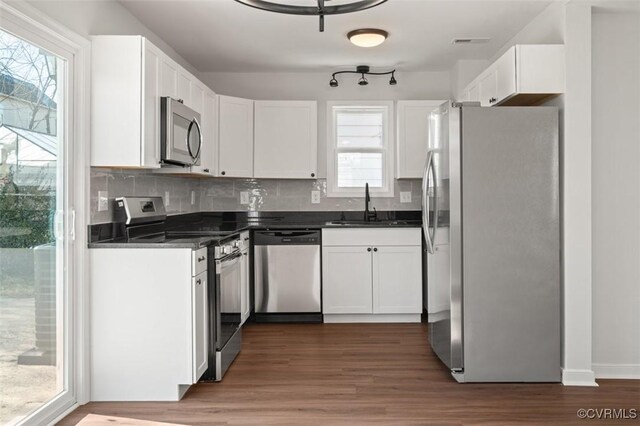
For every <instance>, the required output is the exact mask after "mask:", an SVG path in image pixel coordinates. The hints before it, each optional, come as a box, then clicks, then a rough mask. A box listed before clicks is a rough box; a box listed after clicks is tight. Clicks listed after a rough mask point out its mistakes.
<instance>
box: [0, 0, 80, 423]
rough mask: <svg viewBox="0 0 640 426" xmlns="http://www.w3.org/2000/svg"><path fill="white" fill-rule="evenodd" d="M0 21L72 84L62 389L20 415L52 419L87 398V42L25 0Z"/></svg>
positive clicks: (6, 9) (6, 8) (1, 7)
mask: <svg viewBox="0 0 640 426" xmlns="http://www.w3.org/2000/svg"><path fill="white" fill-rule="evenodd" d="M0 27H2V28H4V29H5V30H7V31H9V32H11V33H13V34H15V35H16V36H18V37H20V38H23V39H25V40H27V41H28V42H30V43H33V44H36V45H39V46H41V47H43V48H44V49H47V50H49V51H51V52H52V53H54V54H55V55H57V56H59V57H62V58H64V59H66V60H67V70H66V75H67V76H68V81H69V82H70V83H71V85H72V87H71V88H70V90H69V92H68V93H69V95H70V96H68V97H66V98H65V99H64V103H65V106H64V108H65V111H66V117H65V121H64V124H63V126H64V134H66V135H68V140H67V142H68V143H67V144H65V148H64V149H65V153H64V156H65V159H66V160H67V162H68V166H67V167H66V170H65V173H66V181H65V182H66V188H64V191H65V192H66V194H67V195H66V204H67V205H66V206H65V207H66V211H67V212H68V214H66V215H65V217H64V218H63V221H64V229H65V230H67V233H66V241H68V243H67V244H68V245H67V254H68V257H69V258H70V261H71V263H70V264H69V266H70V268H69V270H68V271H67V274H68V283H69V286H68V288H67V289H66V290H67V291H66V292H65V294H64V298H65V303H66V305H67V306H66V309H65V312H64V313H63V315H64V316H65V318H66V321H67V322H66V327H65V330H64V331H65V333H66V338H65V342H64V345H65V351H66V353H65V360H64V362H65V367H66V371H67V372H68V374H67V375H66V377H64V380H65V381H66V388H67V389H66V390H65V391H63V392H61V393H60V394H58V395H57V396H56V397H55V398H53V399H52V400H50V401H49V402H48V403H47V404H45V405H43V406H42V407H40V408H39V409H38V410H36V411H35V412H33V413H32V414H30V415H29V416H28V417H26V418H24V419H23V420H22V421H20V422H19V424H26V423H29V424H52V423H55V422H57V421H58V420H60V419H61V418H62V417H63V416H64V415H66V414H67V413H69V412H70V411H72V410H74V409H75V408H76V407H77V406H78V405H79V404H85V403H87V402H89V399H90V394H89V392H90V382H89V377H90V371H89V360H90V354H89V349H90V339H89V274H88V264H89V262H88V254H89V253H88V248H87V244H86V241H87V224H88V213H89V141H90V129H89V117H90V112H89V106H90V88H91V86H90V71H91V68H90V67H91V62H90V61H91V43H90V41H89V40H87V39H85V38H83V37H81V36H80V35H78V34H76V33H75V32H73V31H70V30H69V29H68V28H66V27H64V26H62V25H60V24H59V23H58V22H56V21H53V20H52V19H51V18H50V17H48V16H46V15H45V14H43V13H42V12H40V11H39V10H37V9H35V8H34V7H33V6H31V5H28V4H26V3H25V2H11V4H7V2H0Z"/></svg>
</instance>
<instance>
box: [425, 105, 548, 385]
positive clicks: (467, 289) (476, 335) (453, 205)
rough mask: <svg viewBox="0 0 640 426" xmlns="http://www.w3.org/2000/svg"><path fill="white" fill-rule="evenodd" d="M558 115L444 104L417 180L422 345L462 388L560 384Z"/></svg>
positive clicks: (544, 109) (544, 110) (432, 124)
mask: <svg viewBox="0 0 640 426" xmlns="http://www.w3.org/2000/svg"><path fill="white" fill-rule="evenodd" d="M558 132H559V130H558V110H557V108H554V107H479V106H472V105H461V104H452V103H450V102H448V103H445V104H443V105H441V106H440V107H439V108H437V109H436V110H434V111H433V112H432V114H431V116H430V138H429V151H428V153H427V163H426V167H425V176H424V179H423V222H424V224H423V225H424V226H423V229H424V232H425V235H424V237H425V245H426V250H425V252H426V263H427V279H426V286H427V289H426V290H427V298H428V299H427V311H428V318H429V323H430V329H429V340H430V343H431V347H432V348H433V350H434V351H435V353H436V354H437V355H438V357H439V358H440V359H441V360H442V362H444V363H445V364H446V366H447V367H448V368H449V369H450V370H451V372H452V374H453V376H454V378H455V379H456V380H458V381H459V382H557V381H560V379H561V370H560V362H561V359H560V357H561V351H560V347H561V344H560V341H561V337H560V221H559V218H560V183H559V180H560V175H559V146H558V145H559V144H558Z"/></svg>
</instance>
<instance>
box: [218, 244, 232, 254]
mask: <svg viewBox="0 0 640 426" xmlns="http://www.w3.org/2000/svg"><path fill="white" fill-rule="evenodd" d="M229 253H231V247H229V246H221V247H220V254H229Z"/></svg>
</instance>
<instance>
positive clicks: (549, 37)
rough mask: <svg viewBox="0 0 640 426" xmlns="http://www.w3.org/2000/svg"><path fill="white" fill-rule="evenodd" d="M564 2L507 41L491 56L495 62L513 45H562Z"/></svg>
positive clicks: (548, 10)
mask: <svg viewBox="0 0 640 426" xmlns="http://www.w3.org/2000/svg"><path fill="white" fill-rule="evenodd" d="M565 3H566V2H565V1H556V2H554V3H551V4H550V5H549V6H548V7H546V8H545V9H544V10H543V11H542V12H540V14H538V16H536V17H535V18H534V19H533V20H531V22H529V23H528V24H527V25H526V26H525V27H524V28H523V29H522V30H520V31H519V32H518V34H516V35H515V36H513V38H512V39H511V40H509V41H508V42H507V43H506V44H505V45H504V46H502V48H501V49H500V50H498V51H497V52H496V54H495V55H493V58H491V60H490V62H493V61H495V60H496V59H498V58H499V57H500V56H502V55H503V54H504V52H506V51H507V50H509V48H510V47H511V46H513V45H514V44H563V43H564V40H565V20H566V4H565Z"/></svg>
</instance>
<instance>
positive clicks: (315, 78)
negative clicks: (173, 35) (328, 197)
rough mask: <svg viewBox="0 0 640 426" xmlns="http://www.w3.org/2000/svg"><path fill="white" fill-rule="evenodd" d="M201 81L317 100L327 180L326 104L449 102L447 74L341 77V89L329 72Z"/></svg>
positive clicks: (248, 92)
mask: <svg viewBox="0 0 640 426" xmlns="http://www.w3.org/2000/svg"><path fill="white" fill-rule="evenodd" d="M201 78H202V81H203V82H204V83H205V84H207V85H209V87H211V88H212V89H213V90H214V91H215V92H216V93H218V94H223V95H230V96H239V97H246V98H250V99H260V100H269V99H277V100H317V101H318V175H319V177H320V178H324V177H326V169H327V167H326V164H327V150H326V134H327V129H326V101H328V100H380V99H383V100H399V99H413V100H420V99H434V100H437V99H444V100H446V99H449V96H450V95H449V92H450V85H449V73H448V72H399V73H397V74H396V79H397V80H398V84H397V85H396V86H390V85H389V78H388V77H387V76H379V77H376V76H370V77H368V80H369V85H368V86H358V84H357V81H358V76H357V75H340V76H338V77H337V79H338V81H339V83H340V86H339V87H329V80H330V79H331V74H330V73H202V74H201Z"/></svg>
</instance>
